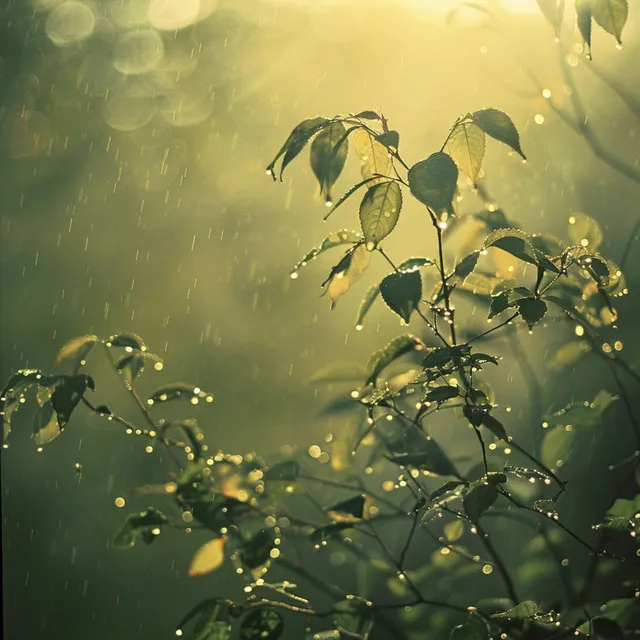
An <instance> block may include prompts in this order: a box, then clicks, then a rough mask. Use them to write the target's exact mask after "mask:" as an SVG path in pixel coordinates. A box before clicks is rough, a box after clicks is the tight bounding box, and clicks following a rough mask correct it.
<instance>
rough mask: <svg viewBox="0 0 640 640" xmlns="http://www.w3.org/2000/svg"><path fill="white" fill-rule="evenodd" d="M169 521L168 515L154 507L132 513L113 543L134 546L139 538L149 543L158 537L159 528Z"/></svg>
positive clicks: (117, 545) (121, 545) (119, 545)
mask: <svg viewBox="0 0 640 640" xmlns="http://www.w3.org/2000/svg"><path fill="white" fill-rule="evenodd" d="M166 523H167V517H166V516H165V515H164V513H162V512H161V511H158V510H157V509H155V508H154V507H149V508H148V509H147V510H146V511H143V512H142V513H132V514H130V515H129V516H128V517H127V521H126V522H125V524H124V526H123V527H122V529H120V531H119V532H118V533H117V534H116V537H115V538H114V540H113V544H114V546H116V547H133V546H134V545H135V544H136V542H137V541H138V538H142V540H143V541H144V542H146V543H147V544H150V543H152V542H153V541H154V540H155V539H156V538H157V533H158V531H159V528H160V527H162V526H163V525H165V524H166Z"/></svg>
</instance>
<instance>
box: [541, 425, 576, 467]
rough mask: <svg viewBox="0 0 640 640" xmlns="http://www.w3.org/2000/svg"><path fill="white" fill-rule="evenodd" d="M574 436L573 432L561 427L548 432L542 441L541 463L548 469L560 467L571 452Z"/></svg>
mask: <svg viewBox="0 0 640 640" xmlns="http://www.w3.org/2000/svg"><path fill="white" fill-rule="evenodd" d="M575 435H576V434H575V431H573V430H572V429H569V430H567V429H566V427H562V426H561V427H555V428H553V429H551V430H550V431H548V432H547V433H546V434H545V436H544V438H543V439H542V446H541V450H540V451H541V457H542V462H544V464H545V465H547V467H550V468H554V467H560V466H562V465H563V464H564V463H565V462H566V461H567V460H568V459H569V456H570V454H571V451H572V450H573V446H574V444H575Z"/></svg>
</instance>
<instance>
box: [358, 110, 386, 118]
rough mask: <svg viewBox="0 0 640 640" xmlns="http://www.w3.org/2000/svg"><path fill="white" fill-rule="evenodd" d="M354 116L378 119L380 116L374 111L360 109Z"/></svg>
mask: <svg viewBox="0 0 640 640" xmlns="http://www.w3.org/2000/svg"><path fill="white" fill-rule="evenodd" d="M353 117H354V118H361V119H362V120H380V119H381V118H380V116H379V115H378V114H377V113H376V112H375V111H361V112H360V113H356V114H355V115H354V116H353Z"/></svg>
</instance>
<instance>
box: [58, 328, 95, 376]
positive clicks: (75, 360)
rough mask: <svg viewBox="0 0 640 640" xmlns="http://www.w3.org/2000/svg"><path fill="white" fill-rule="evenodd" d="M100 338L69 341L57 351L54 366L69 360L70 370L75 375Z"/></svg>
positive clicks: (92, 336)
mask: <svg viewBox="0 0 640 640" xmlns="http://www.w3.org/2000/svg"><path fill="white" fill-rule="evenodd" d="M99 340H100V338H98V336H94V335H86V336H79V337H78V338H73V339H72V340H69V342H67V343H66V344H65V345H63V346H62V347H61V349H60V351H58V355H57V356H56V364H60V363H61V362H62V361H63V360H70V361H71V362H70V364H71V368H72V370H73V372H74V373H77V371H78V369H80V367H81V366H82V363H83V362H84V361H85V360H86V359H87V356H88V355H89V353H90V352H91V349H93V346H94V345H95V344H96V342H98V341H99Z"/></svg>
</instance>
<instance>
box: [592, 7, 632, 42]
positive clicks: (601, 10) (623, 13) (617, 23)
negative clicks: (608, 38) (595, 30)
mask: <svg viewBox="0 0 640 640" xmlns="http://www.w3.org/2000/svg"><path fill="white" fill-rule="evenodd" d="M591 15H592V17H593V19H594V20H595V21H596V22H597V23H598V24H599V25H600V26H601V27H602V28H603V29H604V30H605V31H606V32H607V33H610V34H611V35H612V36H614V38H615V39H616V40H617V41H618V44H622V30H623V29H624V25H625V24H626V23H627V17H628V16H629V0H592V3H591Z"/></svg>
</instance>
